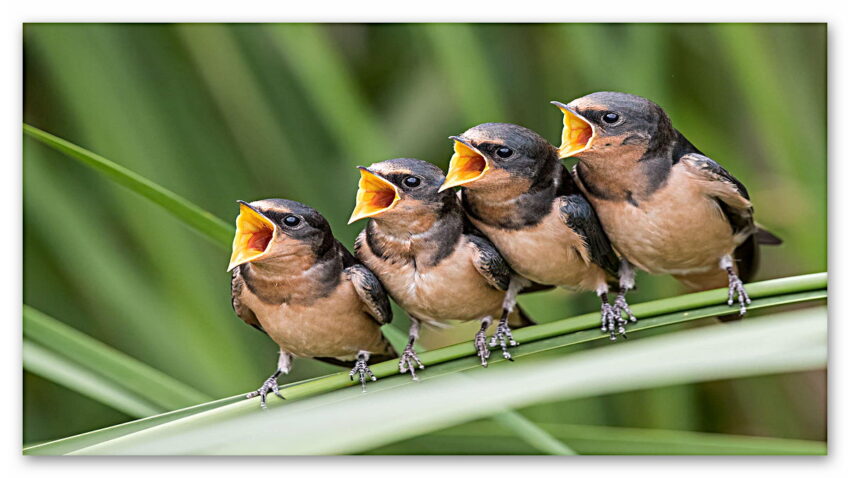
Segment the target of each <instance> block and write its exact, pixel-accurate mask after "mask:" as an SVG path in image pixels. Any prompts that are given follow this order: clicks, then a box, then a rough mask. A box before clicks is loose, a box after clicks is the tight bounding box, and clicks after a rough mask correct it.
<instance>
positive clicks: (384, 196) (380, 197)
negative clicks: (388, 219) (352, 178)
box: [348, 168, 399, 224]
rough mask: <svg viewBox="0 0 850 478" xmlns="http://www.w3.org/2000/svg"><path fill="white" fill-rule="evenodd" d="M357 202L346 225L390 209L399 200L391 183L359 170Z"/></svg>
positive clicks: (363, 169)
mask: <svg viewBox="0 0 850 478" xmlns="http://www.w3.org/2000/svg"><path fill="white" fill-rule="evenodd" d="M358 186H359V188H358V189H357V200H356V204H355V206H354V211H353V212H352V213H351V218H350V219H349V220H348V223H349V224H351V223H352V222H354V221H358V220H360V219H363V218H366V217H372V216H376V215H378V214H381V213H382V212H384V211H387V210H389V209H391V208H392V207H393V206H395V203H396V202H398V200H399V195H398V191H397V190H396V187H395V185H393V183H391V182H389V181H387V180H386V179H384V178H382V177H380V176H378V175H376V174H374V173H372V172H371V171H369V170H368V169H366V168H361V169H360V183H359V184H358Z"/></svg>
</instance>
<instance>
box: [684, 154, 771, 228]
mask: <svg viewBox="0 0 850 478" xmlns="http://www.w3.org/2000/svg"><path fill="white" fill-rule="evenodd" d="M681 161H682V162H684V163H686V164H687V165H689V166H690V167H691V170H692V171H695V172H696V173H697V174H698V175H700V176H701V177H702V178H703V179H705V180H707V181H716V182H717V183H718V186H720V188H719V189H718V194H717V195H715V197H714V199H715V200H716V201H717V203H718V204H719V205H720V209H721V210H722V211H723V214H724V215H726V219H727V220H728V221H729V224H731V225H732V233H733V234H746V235H749V234H754V233H755V232H756V226H755V222H753V208H752V206H750V194H749V192H747V188H746V187H745V186H744V185H743V184H742V183H741V181H738V180H737V179H736V178H735V177H734V176H732V175H731V174H730V173H729V171H726V170H725V169H724V168H723V166H721V165H719V164H717V162H716V161H714V160H713V159H711V158H709V157H708V156H704V155H702V154H696V153H692V154H686V155H685V156H682V159H681Z"/></svg>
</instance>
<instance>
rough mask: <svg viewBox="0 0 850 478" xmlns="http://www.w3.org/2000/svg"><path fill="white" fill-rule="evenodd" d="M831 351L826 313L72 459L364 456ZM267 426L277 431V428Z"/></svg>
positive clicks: (669, 337) (176, 431)
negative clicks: (573, 402)
mask: <svg viewBox="0 0 850 478" xmlns="http://www.w3.org/2000/svg"><path fill="white" fill-rule="evenodd" d="M826 349H827V337H826V308H825V307H819V308H815V309H806V310H800V311H794V312H789V313H784V314H776V315H775V316H773V317H770V318H763V319H760V320H751V321H744V322H741V323H739V324H735V325H734V326H713V327H705V328H701V329H696V330H688V331H683V332H677V333H671V334H665V335H663V336H659V337H652V338H647V339H644V340H640V341H632V342H630V343H626V344H622V345H620V346H618V347H604V348H598V349H594V350H590V351H585V352H578V353H575V354H572V355H568V356H566V357H558V358H553V359H548V360H538V361H526V362H518V363H516V364H512V365H511V366H503V367H491V368H490V369H488V370H481V369H478V370H475V371H474V372H469V373H466V374H463V376H456V375H455V374H448V375H445V376H442V377H440V378H435V379H431V380H424V381H422V382H421V383H410V382H409V381H408V382H407V383H406V384H405V385H402V386H398V387H390V388H383V389H381V388H379V387H375V388H377V390H374V391H373V393H367V394H360V393H359V392H355V391H353V390H344V391H338V392H334V393H330V394H326V395H323V396H321V397H316V398H314V399H311V400H304V401H301V402H296V403H292V404H286V406H278V407H274V408H273V409H270V410H268V411H267V412H265V413H258V412H257V411H256V410H255V411H254V412H248V413H244V412H242V413H240V410H239V409H240V408H242V406H241V405H243V404H235V405H230V406H225V407H221V408H218V409H215V410H213V411H210V412H206V413H201V414H198V415H194V416H192V417H188V418H184V419H181V420H176V421H174V422H171V423H170V424H168V425H167V426H164V427H153V428H149V429H147V430H144V431H141V432H137V433H134V434H130V435H126V436H124V437H121V438H117V439H114V440H111V441H107V442H104V443H101V444H98V445H94V446H91V447H88V448H85V449H81V450H77V452H75V453H79V454H194V453H201V454H208V453H212V454H294V455H300V454H337V453H356V452H360V451H364V450H368V449H371V448H374V447H376V446H380V445H384V444H388V443H392V442H394V441H398V440H401V439H405V438H409V437H411V436H416V435H420V434H423V433H428V432H431V431H434V430H438V429H440V428H445V427H447V426H450V425H454V424H457V423H462V422H465V421H469V420H473V419H478V418H483V417H486V416H490V415H493V414H495V413H499V412H500V411H501V410H502V409H503V408H504V407H511V408H516V407H522V406H527V405H531V404H535V403H541V402H546V401H551V400H555V399H557V400H565V399H571V398H579V397H586V396H595V395H601V394H609V393H615V392H621V391H626V390H635V389H642V388H650V387H657V386H665V385H672V384H678V383H690V382H698V381H706V380H719V379H728V378H735V377H745V376H752V375H764V374H774V373H782V372H792V371H801V370H811V369H817V368H822V367H824V366H825V365H826V356H827V355H826ZM350 392H354V396H353V397H352V396H351V395H352V393H350ZM481 397H487V398H486V399H485V400H482V399H481ZM352 417H357V420H356V421H355V422H353V423H352V424H351V426H349V427H348V428H347V432H346V433H341V430H340V429H339V423H347V422H350V421H351V420H352ZM270 422H273V423H274V424H275V426H274V427H269V426H268V424H269V423H270Z"/></svg>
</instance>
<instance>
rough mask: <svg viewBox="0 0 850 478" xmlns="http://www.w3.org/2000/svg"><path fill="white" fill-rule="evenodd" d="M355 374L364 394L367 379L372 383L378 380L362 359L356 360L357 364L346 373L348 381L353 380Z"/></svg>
mask: <svg viewBox="0 0 850 478" xmlns="http://www.w3.org/2000/svg"><path fill="white" fill-rule="evenodd" d="M355 374H357V375H358V376H359V377H360V387H362V389H363V392H364V393H365V392H366V379H367V378H368V379H369V380H371V381H373V382H374V381H375V380H378V378H377V377H375V374H373V373H372V370H371V369H369V366H368V365H366V360H365V359H363V358H359V357H358V358H357V363H355V364H354V368H352V369H351V372H348V379H349V380H354V375H355Z"/></svg>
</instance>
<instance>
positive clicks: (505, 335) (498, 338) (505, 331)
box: [490, 321, 519, 362]
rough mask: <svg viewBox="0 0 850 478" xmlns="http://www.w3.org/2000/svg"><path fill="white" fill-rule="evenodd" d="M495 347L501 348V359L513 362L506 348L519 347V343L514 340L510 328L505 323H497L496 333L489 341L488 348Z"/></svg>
mask: <svg viewBox="0 0 850 478" xmlns="http://www.w3.org/2000/svg"><path fill="white" fill-rule="evenodd" d="M496 345H499V346H500V347H502V357H505V358H506V359H508V360H510V361H512V362H513V360H514V358H513V357H512V356H511V353H510V352H508V347H509V346H510V347H516V346H517V345H519V342H517V341H516V340H514V336H513V334H511V328H510V327H509V326H508V324H507V322H506V321H503V322H499V325H498V326H496V333H495V334H493V337H492V338H491V339H490V347H495V346H496Z"/></svg>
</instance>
